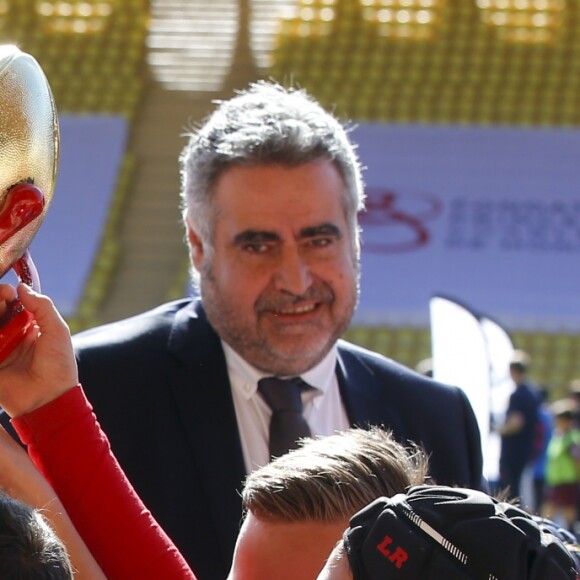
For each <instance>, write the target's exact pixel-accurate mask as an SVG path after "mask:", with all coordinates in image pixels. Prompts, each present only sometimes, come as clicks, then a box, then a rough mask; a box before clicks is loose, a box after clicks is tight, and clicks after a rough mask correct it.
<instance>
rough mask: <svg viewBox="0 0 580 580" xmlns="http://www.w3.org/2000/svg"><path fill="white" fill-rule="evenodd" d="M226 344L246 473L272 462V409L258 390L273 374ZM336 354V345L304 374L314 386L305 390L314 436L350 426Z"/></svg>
mask: <svg viewBox="0 0 580 580" xmlns="http://www.w3.org/2000/svg"><path fill="white" fill-rule="evenodd" d="M222 346H223V349H224V352H225V355H226V362H227V367H228V375H229V378H230V384H231V386H232V396H233V399H234V407H235V410H236V418H237V420H238V430H239V433H240V439H241V442H242V451H243V453H244V461H245V464H246V472H247V473H250V472H251V471H253V470H254V469H256V468H258V467H260V466H262V465H266V463H268V462H269V461H270V454H269V451H268V433H269V430H270V417H271V415H272V411H271V409H270V407H268V405H267V404H266V402H265V401H264V400H263V399H262V396H261V395H260V393H259V392H258V381H259V380H260V379H263V378H264V377H268V376H272V375H271V374H268V373H263V372H262V371H259V370H258V369H256V368H255V367H253V366H252V365H251V364H249V363H248V362H246V361H245V360H244V359H243V358H242V357H241V356H240V355H239V354H238V353H237V352H236V351H235V350H234V349H233V348H231V347H230V346H229V345H228V344H227V343H225V342H224V341H222ZM336 357H337V350H336V345H335V346H334V347H333V348H332V349H331V351H330V352H329V353H328V354H327V355H326V356H325V357H324V358H323V359H322V360H321V361H320V362H319V363H318V364H317V365H316V366H315V367H314V368H312V369H310V370H309V371H307V372H305V373H303V374H302V375H300V376H301V377H302V379H303V380H304V381H306V382H307V383H308V384H309V385H310V386H311V387H313V388H312V389H307V390H306V391H304V392H303V393H302V403H303V405H304V411H303V415H304V418H305V419H306V421H307V423H308V425H309V427H310V431H311V433H312V435H331V434H333V433H335V432H336V431H343V430H344V429H348V427H349V426H350V425H349V422H348V417H347V415H346V410H345V408H344V405H343V404H342V400H341V398H340V393H339V390H338V380H337V378H336ZM281 378H283V377H281Z"/></svg>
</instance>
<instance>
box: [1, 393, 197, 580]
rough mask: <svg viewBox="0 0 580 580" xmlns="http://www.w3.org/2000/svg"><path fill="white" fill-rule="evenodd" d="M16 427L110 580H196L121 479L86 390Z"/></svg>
mask: <svg viewBox="0 0 580 580" xmlns="http://www.w3.org/2000/svg"><path fill="white" fill-rule="evenodd" d="M12 424H13V425H14V427H15V429H16V431H17V432H18V435H19V436H20V439H21V440H22V442H23V443H24V444H25V445H27V446H28V453H29V455H30V457H31V458H32V461H33V462H34V463H35V465H36V466H37V467H38V469H40V471H41V472H42V473H43V474H44V476H45V477H46V478H47V479H48V481H49V482H50V483H51V485H52V486H53V487H54V489H55V491H56V493H57V495H58V496H59V498H60V499H61V501H62V503H63V504H64V506H65V508H66V510H67V512H68V514H69V515H70V517H71V519H72V521H73V523H74V524H75V527H76V528H77V530H78V532H79V534H80V535H81V536H82V538H83V540H84V541H85V543H86V544H87V546H88V548H89V550H90V551H91V552H92V554H93V556H94V557H95V559H96V560H97V562H98V563H99V565H100V566H101V568H102V569H103V572H104V573H105V575H106V576H107V578H109V580H114V579H117V578H118V579H123V580H127V579H130V578H136V579H137V578H138V579H140V580H149V579H151V580H159V579H160V578H167V579H171V580H173V579H176V580H178V579H190V580H191V579H193V580H195V576H194V574H193V572H192V571H191V570H190V568H189V567H188V565H187V563H186V562H185V560H184V558H183V556H182V555H181V554H180V553H179V551H178V550H177V548H176V547H175V545H174V544H173V542H172V541H171V540H170V539H169V537H168V536H167V534H165V532H164V531H163V529H162V528H161V527H160V526H159V524H158V523H157V522H156V521H155V519H154V518H153V516H152V515H151V513H150V512H149V510H147V508H146V507H145V506H144V504H143V502H142V501H141V500H140V498H139V496H138V495H137V493H136V492H135V490H134V489H133V487H132V486H131V484H130V483H129V480H128V479H127V477H126V476H125V474H124V473H123V471H122V469H121V467H120V466H119V463H118V462H117V460H116V458H115V456H114V455H113V454H112V452H111V449H110V446H109V441H108V440H107V437H106V435H105V434H104V433H103V431H102V430H101V428H100V426H99V424H98V422H97V420H96V417H95V415H94V413H93V412H92V407H91V405H90V403H89V402H88V401H87V399H86V398H85V395H84V393H83V391H82V389H81V387H80V386H77V387H75V388H73V389H71V390H69V391H67V392H66V393H64V394H63V395H61V396H60V397H58V398H57V399H55V400H54V401H52V402H50V403H48V404H47V405H44V406H43V407H40V408H39V409H36V410H35V411H33V412H31V413H28V414H26V415H23V416H21V417H18V418H16V419H13V420H12Z"/></svg>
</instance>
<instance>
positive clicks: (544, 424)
mask: <svg viewBox="0 0 580 580" xmlns="http://www.w3.org/2000/svg"><path fill="white" fill-rule="evenodd" d="M548 393H549V391H548V389H547V387H542V388H541V389H539V391H538V396H539V399H540V404H539V406H538V423H537V430H536V452H535V460H534V464H533V488H534V501H533V504H532V509H533V511H534V512H535V513H540V511H541V508H542V504H543V502H544V492H545V486H546V462H547V452H548V444H549V443H550V440H551V439H552V433H553V431H554V416H553V414H552V408H551V406H550V404H549V402H548Z"/></svg>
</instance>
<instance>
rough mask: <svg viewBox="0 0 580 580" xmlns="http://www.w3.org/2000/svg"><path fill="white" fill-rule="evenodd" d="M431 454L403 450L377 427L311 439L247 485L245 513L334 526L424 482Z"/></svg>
mask: <svg viewBox="0 0 580 580" xmlns="http://www.w3.org/2000/svg"><path fill="white" fill-rule="evenodd" d="M426 477H427V456H426V454H425V453H424V452H423V451H422V450H421V449H420V448H419V447H418V446H416V445H410V446H409V447H407V448H406V447H404V446H403V445H401V444H400V443H398V442H397V441H396V440H395V438H394V436H393V435H392V433H391V432H390V431H386V430H384V429H381V428H379V427H371V428H370V429H368V430H365V429H360V428H352V429H348V430H346V431H344V432H340V433H336V434H335V435H331V436H328V437H317V438H307V439H304V440H303V441H302V444H301V446H300V447H299V448H298V449H295V450H293V451H291V452H289V453H287V454H286V455H282V456H281V457H278V458H277V459H275V460H274V461H272V462H271V463H269V464H268V465H266V466H264V467H262V468H260V469H258V470H256V471H254V472H253V473H252V474H250V475H249V476H248V477H247V479H246V482H245V485H244V489H243V491H242V500H243V504H244V508H245V510H248V511H250V512H252V514H253V515H254V516H256V517H258V518H261V519H267V520H276V521H284V522H288V521H290V522H292V521H305V520H317V521H324V522H333V521H337V520H339V519H344V518H345V517H350V516H351V515H353V514H354V513H355V512H357V511H358V510H359V509H361V508H363V507H364V506H365V505H367V504H368V503H369V502H371V501H372V500H374V499H376V498H377V497H380V496H392V495H395V494H397V493H402V492H404V491H405V489H406V488H407V487H408V486H410V485H419V484H423V483H425V482H426V481H425V480H426Z"/></svg>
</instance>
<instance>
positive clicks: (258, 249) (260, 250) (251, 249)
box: [244, 243, 268, 254]
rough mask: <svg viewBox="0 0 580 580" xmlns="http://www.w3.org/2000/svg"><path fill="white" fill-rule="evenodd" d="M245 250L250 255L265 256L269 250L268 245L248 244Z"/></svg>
mask: <svg viewBox="0 0 580 580" xmlns="http://www.w3.org/2000/svg"><path fill="white" fill-rule="evenodd" d="M244 250H245V251H246V252H248V253H250V254H264V253H265V252H267V250H268V244H262V243H255V244H246V245H245V246H244Z"/></svg>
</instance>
